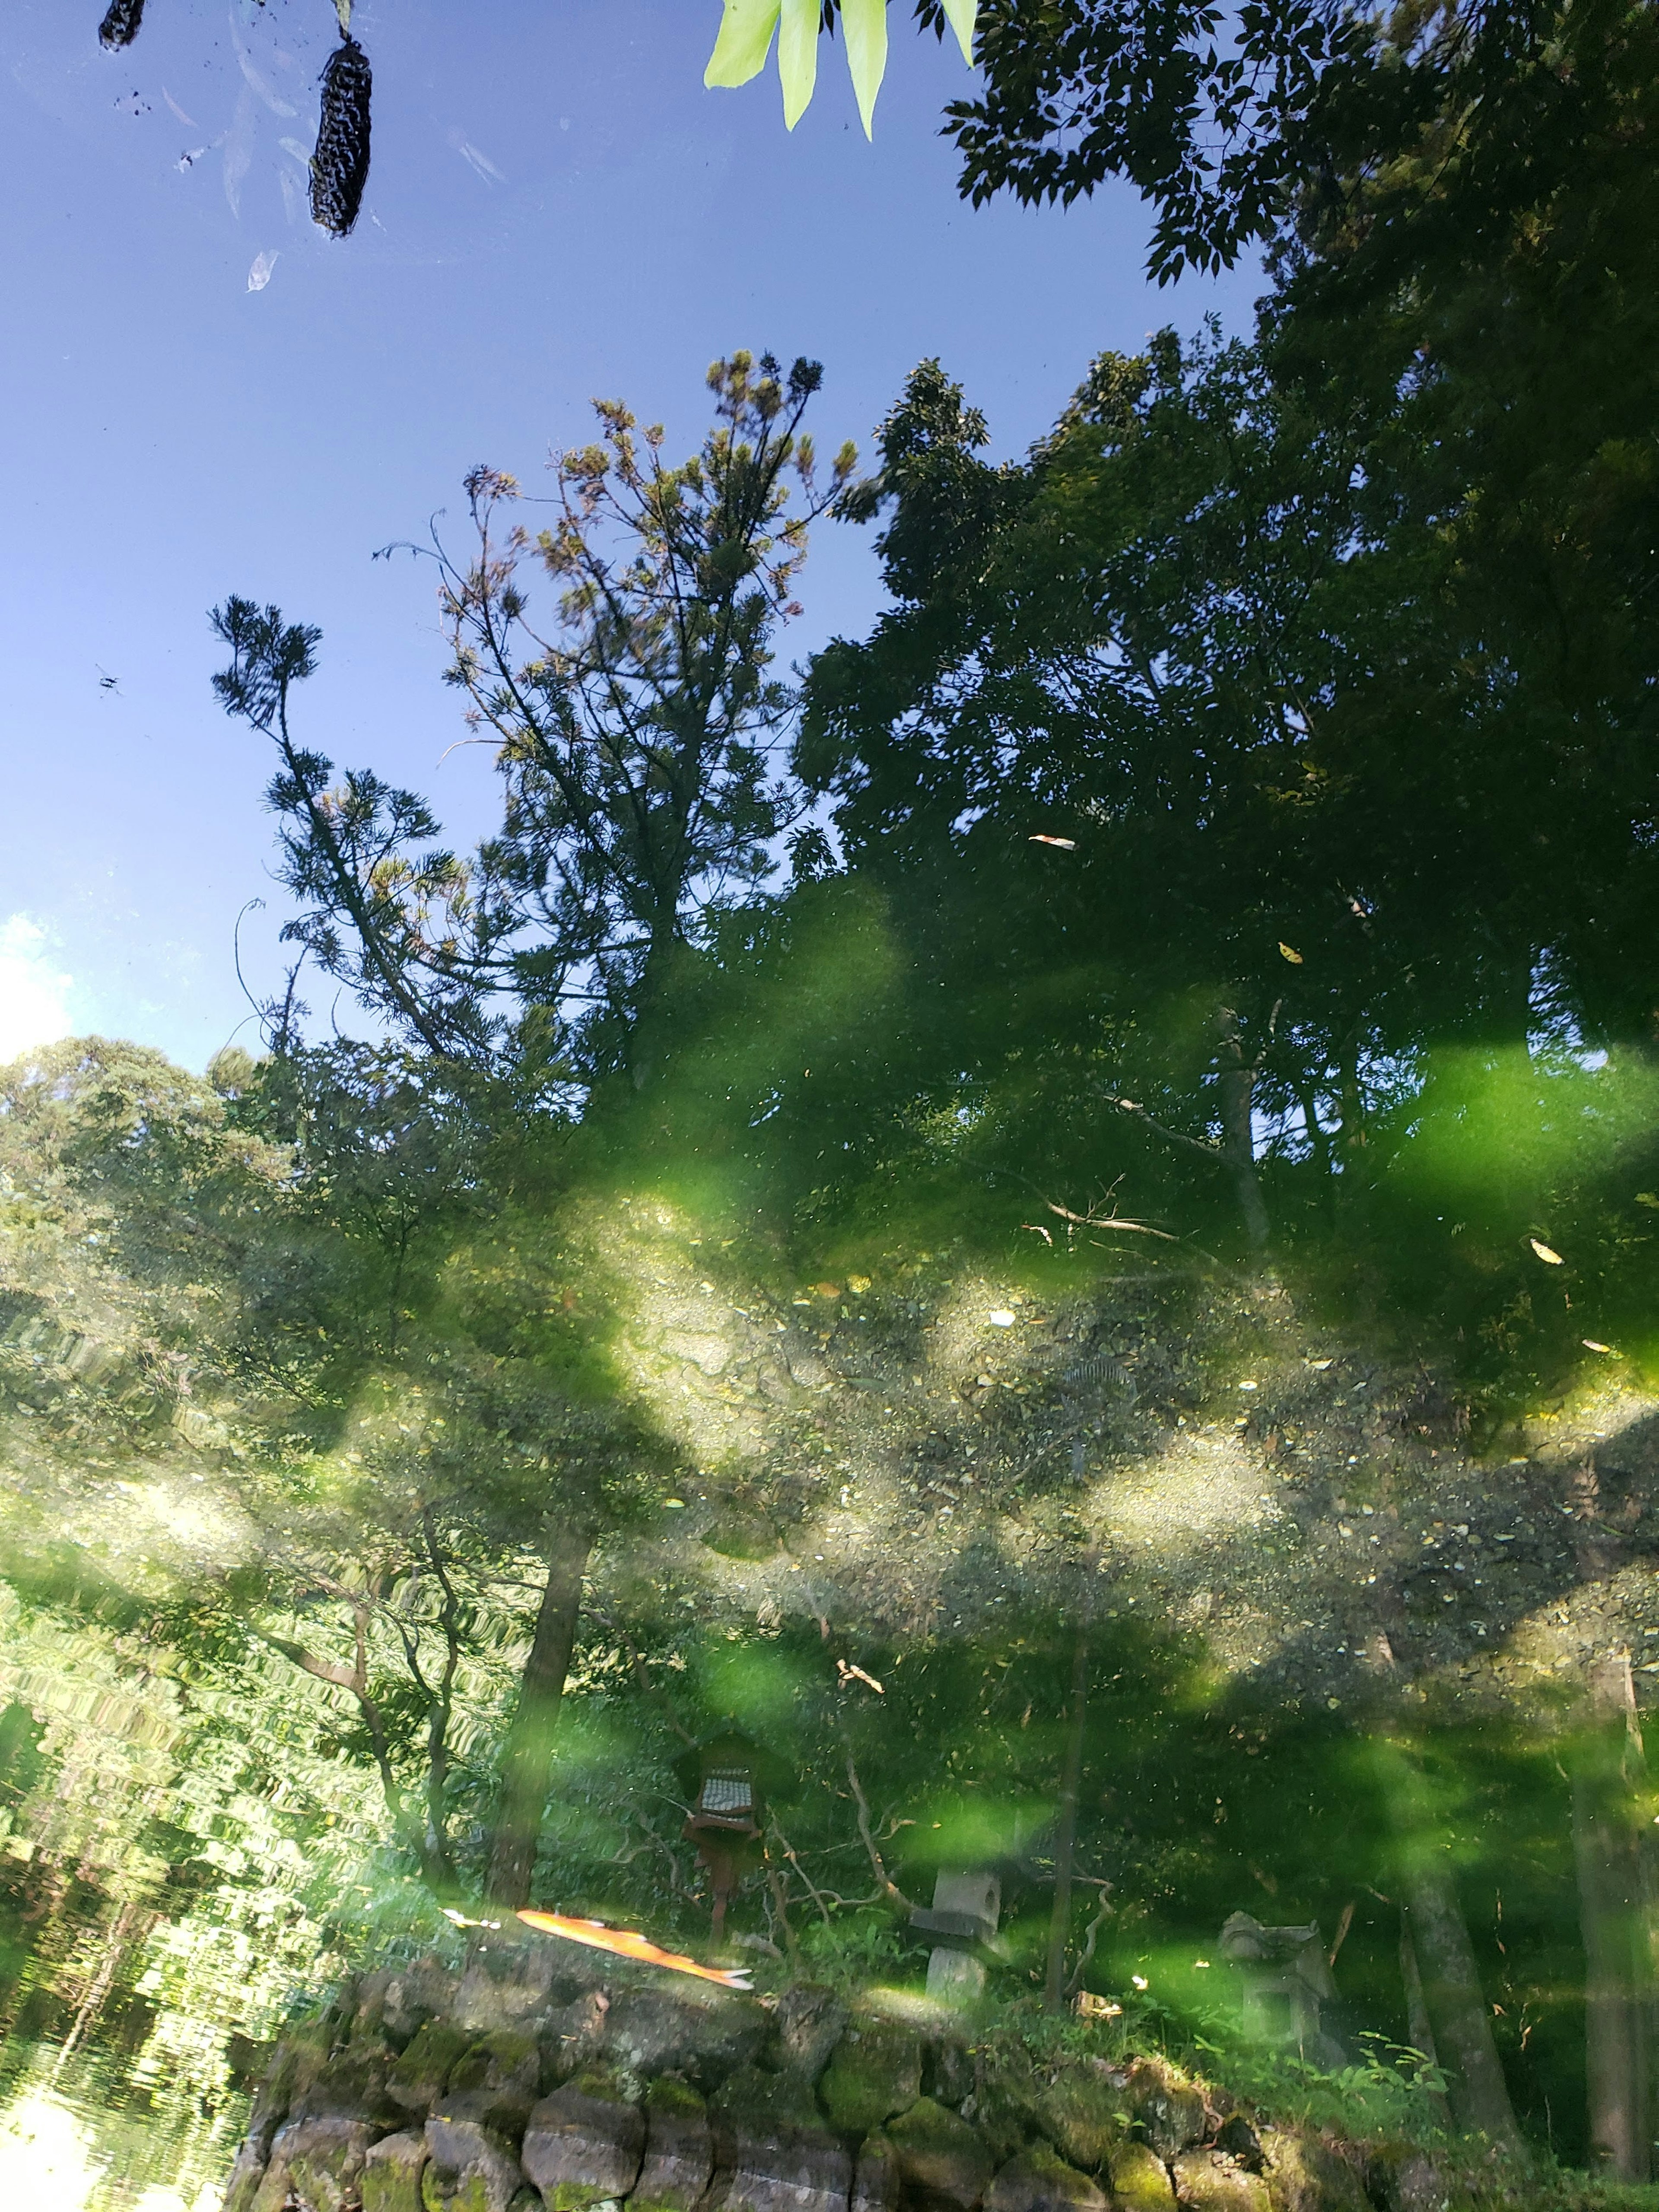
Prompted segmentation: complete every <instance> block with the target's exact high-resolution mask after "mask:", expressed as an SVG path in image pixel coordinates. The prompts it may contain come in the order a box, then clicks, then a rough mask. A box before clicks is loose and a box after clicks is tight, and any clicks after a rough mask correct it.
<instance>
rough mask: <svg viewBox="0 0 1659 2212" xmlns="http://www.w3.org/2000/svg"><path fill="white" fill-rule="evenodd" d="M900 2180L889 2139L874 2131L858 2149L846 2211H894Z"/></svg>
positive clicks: (895, 2153)
mask: <svg viewBox="0 0 1659 2212" xmlns="http://www.w3.org/2000/svg"><path fill="white" fill-rule="evenodd" d="M900 2179H901V2177H900V2174H899V2164H898V2153H897V2152H896V2150H895V2149H894V2148H893V2139H892V2137H891V2136H889V2135H888V2134H886V2133H885V2132H884V2130H881V2129H878V2130H877V2131H876V2133H875V2134H874V2135H872V2136H866V2137H865V2139H864V2141H863V2142H862V2143H861V2144H860V2146H859V2154H858V2158H857V2160H855V2161H854V2167H853V2193H852V2196H851V2197H850V2198H849V2199H848V2212H897V2206H898V2201H899V2186H900Z"/></svg>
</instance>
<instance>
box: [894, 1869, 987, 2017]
mask: <svg viewBox="0 0 1659 2212" xmlns="http://www.w3.org/2000/svg"><path fill="white" fill-rule="evenodd" d="M1001 1913H1002V1882H1001V1879H1000V1876H999V1875H997V1874H995V1873H994V1872H993V1871H992V1870H990V1869H987V1868H985V1867H941V1868H940V1869H939V1873H938V1875H936V1877H935V1878H934V1881H933V1905H932V1906H931V1907H929V1906H927V1905H917V1906H916V1908H915V1911H913V1912H912V1913H911V1915H910V1925H911V1926H912V1927H913V1928H914V1929H915V1930H916V1931H917V1933H918V1934H919V1935H922V1936H929V1937H931V1938H932V1941H933V1949H932V1951H931V1952H930V1953H929V1954H928V1959H927V1994H928V1996H930V1997H937V1998H939V2000H940V2001H941V2002H944V2003H946V2004H972V2003H973V2002H975V1999H976V1998H978V1997H981V1996H983V1995H984V1993H985V1954H986V1953H987V1951H991V1950H993V1948H994V1945H995V1942H996V1932H997V1922H998V1920H999V1919H1000V1917H1001Z"/></svg>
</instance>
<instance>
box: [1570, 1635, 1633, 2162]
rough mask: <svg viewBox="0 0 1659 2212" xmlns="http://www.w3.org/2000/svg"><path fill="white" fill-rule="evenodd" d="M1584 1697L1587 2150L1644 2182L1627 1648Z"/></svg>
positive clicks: (1579, 1811) (1577, 1833) (1580, 1867)
mask: <svg viewBox="0 0 1659 2212" xmlns="http://www.w3.org/2000/svg"><path fill="white" fill-rule="evenodd" d="M1590 1704H1591V1712H1590V1721H1589V1727H1588V1728H1587V1729H1586V1730H1585V1732H1584V1735H1583V1738H1582V1739H1581V1741H1580V1743H1579V1745H1578V1747H1577V1752H1576V1753H1575V1756H1574V1759H1573V1774H1572V1850H1573V1859H1574V1863H1575V1864H1576V1866H1577V1873H1578V1913H1579V1923H1580V1925H1581V1927H1582V1929H1583V1938H1584V2056H1585V2081H1586V2087H1587V2091H1588V2098H1589V2138H1590V2155H1591V2158H1592V2160H1593V2161H1594V2162H1595V2166H1596V2167H1597V2168H1598V2169H1599V2170H1600V2171H1601V2172H1604V2173H1605V2174H1607V2176H1608V2177H1609V2178H1610V2179H1615V2180H1619V2181H1631V2182H1644V2181H1646V2180H1647V2179H1649V2176H1650V2171H1651V2165H1652V2146H1651V2142H1650V2136H1651V2132H1652V2130H1651V2126H1650V2112H1651V2092H1650V2082H1649V2069H1650V2063H1651V2051H1652V2043H1653V2034H1652V2027H1653V2023H1652V1998H1653V1988H1652V1975H1651V1967H1650V1960H1649V1957H1648V1927H1647V1923H1648V1913H1647V1910H1646V1907H1647V1902H1648V1900H1647V1898H1646V1895H1645V1890H1646V1881H1645V1869H1644V1865H1643V1861H1642V1853H1641V1848H1640V1844H1639V1841H1638V1828H1637V1825H1636V1820H1635V1819H1634V1817H1633V1808H1632V1788H1633V1786H1634V1785H1636V1784H1638V1783H1639V1781H1640V1779H1641V1777H1642V1738H1641V1734H1640V1731H1639V1729H1638V1726H1637V1720H1636V1697H1635V1691H1634V1687H1633V1686H1632V1680H1631V1671H1630V1654H1629V1653H1628V1652H1626V1651H1620V1652H1616V1653H1614V1654H1613V1655H1612V1656H1610V1657H1608V1658H1607V1659H1605V1660H1603V1661H1602V1662H1601V1663H1600V1664H1599V1665H1598V1666H1597V1667H1596V1668H1595V1669H1594V1671H1593V1673H1592V1675H1591V1680H1590Z"/></svg>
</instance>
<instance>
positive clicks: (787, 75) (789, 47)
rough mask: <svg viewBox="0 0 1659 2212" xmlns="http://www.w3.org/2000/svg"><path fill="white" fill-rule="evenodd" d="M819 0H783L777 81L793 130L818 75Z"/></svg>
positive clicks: (809, 102) (784, 116) (785, 122)
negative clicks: (780, 86)
mask: <svg viewBox="0 0 1659 2212" xmlns="http://www.w3.org/2000/svg"><path fill="white" fill-rule="evenodd" d="M818 15H819V5H818V0H783V20H782V22H781V26H780V27H779V31H778V82H780V83H781V85H782V87H783V120H784V124H785V125H786V127H787V129H789V130H791V131H793V129H794V127H795V125H797V124H798V123H799V121H800V119H801V118H802V116H803V115H805V112H806V111H807V109H808V107H809V106H811V101H812V88H813V86H814V85H815V84H816V83H817V77H818Z"/></svg>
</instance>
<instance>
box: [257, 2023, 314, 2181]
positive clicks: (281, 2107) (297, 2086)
mask: <svg viewBox="0 0 1659 2212" xmlns="http://www.w3.org/2000/svg"><path fill="white" fill-rule="evenodd" d="M328 2051H329V2037H328V2031H327V2030H326V2028H325V2027H323V2026H322V2025H321V2023H320V2022H319V2021H310V2022H308V2023H307V2025H306V2026H305V2027H300V2028H296V2029H295V2032H294V2033H293V2034H292V2035H285V2036H284V2037H283V2039H282V2041H281V2042H280V2043H279V2044H278V2045H277V2046H276V2057H275V2058H274V2059H273V2060H272V2061H271V2067H270V2073H269V2074H267V2075H266V2076H265V2079H264V2086H263V2087H262V2088H261V2089H260V2091H259V2093H258V2096H257V2097H255V2099H254V2100H253V2110H252V2112H250V2113H249V2114H248V2121H247V2133H248V2141H249V2142H254V2143H257V2144H258V2147H259V2155H260V2157H261V2158H269V2157H270V2145H271V2141H272V2138H273V2137H274V2136H275V2135H276V2130H277V2129H278V2128H279V2127H280V2126H281V2125H282V2124H283V2121H284V2120H285V2119H286V2118H288V2115H289V2107H290V2106H292V2104H293V2103H294V2101H295V2099H296V2098H297V2097H301V2096H303V2095H304V2094H305V2093H306V2091H307V2089H308V2088H309V2087H310V2086H311V2083H312V2081H313V2078H314V2076H315V2075H317V2073H318V2072H319V2069H321V2068H322V2067H323V2066H324V2065H325V2063H327V2059H328Z"/></svg>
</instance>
